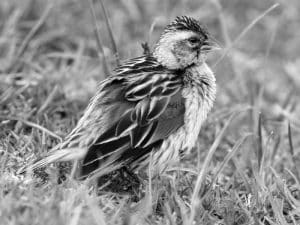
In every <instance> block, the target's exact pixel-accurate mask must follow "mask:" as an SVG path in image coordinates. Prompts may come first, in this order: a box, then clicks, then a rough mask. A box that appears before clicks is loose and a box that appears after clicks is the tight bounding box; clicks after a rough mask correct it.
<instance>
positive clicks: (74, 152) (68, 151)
mask: <svg viewBox="0 0 300 225" xmlns="http://www.w3.org/2000/svg"><path fill="white" fill-rule="evenodd" d="M86 152H87V149H86V148H65V149H55V150H53V151H51V152H50V153H49V155H48V156H46V157H45V158H43V159H40V160H38V161H37V162H35V163H34V164H32V165H30V166H29V167H27V168H26V170H27V171H33V170H36V169H39V168H42V167H44V166H47V165H48V164H50V163H54V162H63V161H72V160H80V159H82V158H83V157H84V156H85V154H86Z"/></svg>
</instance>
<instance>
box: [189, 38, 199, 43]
mask: <svg viewBox="0 0 300 225" xmlns="http://www.w3.org/2000/svg"><path fill="white" fill-rule="evenodd" d="M199 41H200V40H199V38H196V37H191V38H189V42H191V43H193V44H196V43H198V42H199Z"/></svg>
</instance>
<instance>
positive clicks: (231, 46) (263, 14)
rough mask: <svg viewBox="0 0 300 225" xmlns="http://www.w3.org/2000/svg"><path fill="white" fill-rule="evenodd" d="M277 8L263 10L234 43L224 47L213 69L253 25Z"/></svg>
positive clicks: (275, 6) (274, 6)
mask: <svg viewBox="0 0 300 225" xmlns="http://www.w3.org/2000/svg"><path fill="white" fill-rule="evenodd" d="M278 6H279V3H275V4H273V5H272V6H271V7H269V8H268V9H267V10H265V11H264V12H263V13H262V14H261V15H259V16H258V17H256V18H255V19H254V20H253V21H252V22H251V23H250V24H249V25H248V26H247V27H245V29H244V30H243V31H242V32H241V33H240V34H239V36H237V38H236V39H234V41H233V42H231V43H230V45H229V46H228V47H226V49H225V50H224V52H223V54H222V55H221V57H220V58H219V59H218V60H217V62H216V63H215V64H214V65H213V67H215V66H216V65H218V64H219V63H220V62H221V61H222V60H223V58H224V57H225V56H226V55H227V54H228V52H229V51H230V50H231V49H232V48H233V47H234V46H235V45H236V43H238V42H239V41H240V40H241V39H242V38H243V37H244V36H245V35H246V34H247V33H248V31H249V30H251V29H252V27H254V25H255V24H257V23H258V22H259V21H260V20H261V19H262V18H264V17H265V16H266V15H267V14H269V13H270V12H272V11H273V10H274V9H276V8H277V7H278Z"/></svg>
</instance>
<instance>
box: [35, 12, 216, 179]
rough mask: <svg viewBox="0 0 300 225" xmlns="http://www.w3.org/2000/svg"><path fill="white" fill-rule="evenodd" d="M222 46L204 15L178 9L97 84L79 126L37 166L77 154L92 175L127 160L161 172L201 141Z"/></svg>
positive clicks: (81, 168)
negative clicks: (212, 61)
mask: <svg viewBox="0 0 300 225" xmlns="http://www.w3.org/2000/svg"><path fill="white" fill-rule="evenodd" d="M219 48H220V46H219V45H218V44H217V42H216V41H215V40H214V38H213V37H212V36H211V34H210V33H209V32H208V30H207V28H206V27H205V26H204V25H203V24H202V23H201V22H200V21H198V20H196V19H194V18H192V17H188V16H178V17H176V18H175V19H174V20H173V21H172V22H171V23H170V24H168V25H167V26H166V27H165V29H164V30H163V32H162V34H161V35H160V37H159V39H158V41H157V43H156V44H155V46H154V49H153V51H152V52H147V53H146V54H144V55H142V56H139V57H136V58H132V59H129V60H126V61H124V62H123V63H121V65H119V66H118V67H117V68H115V70H114V71H113V75H112V76H109V77H108V78H106V79H104V80H102V81H101V82H100V83H99V84H98V88H97V92H96V94H95V95H94V97H93V98H92V99H91V100H90V103H89V104H88V106H87V108H86V110H85V112H84V114H83V116H82V117H81V118H80V119H79V121H78V123H77V125H76V126H75V128H74V129H73V130H72V131H71V132H70V133H69V134H68V135H67V136H66V138H65V139H64V141H63V142H61V143H60V144H58V145H57V146H55V147H54V148H53V149H52V150H50V151H49V153H48V154H47V156H46V157H44V158H42V159H40V160H38V161H37V162H35V163H33V164H32V165H31V166H30V169H31V170H35V169H38V168H41V167H45V166H46V165H48V164H50V163H54V162H61V161H75V166H74V167H73V173H74V174H77V177H80V178H87V177H92V176H97V174H98V176H100V175H101V174H103V171H114V170H116V169H119V168H122V167H126V168H128V169H129V170H130V171H132V172H133V173H138V172H139V171H141V170H143V169H144V168H146V167H147V165H149V163H151V164H152V166H153V168H155V171H157V173H162V172H163V171H165V170H166V169H167V168H168V167H169V166H170V165H172V163H174V162H177V161H178V160H179V159H180V157H182V152H183V154H184V153H185V152H189V151H190V150H191V149H192V148H193V147H194V146H195V144H196V141H197V139H198V135H199V132H200V129H201V126H202V124H203V123H204V121H205V120H206V118H207V115H208V113H209V112H210V110H211V108H212V107H213V103H214V101H215V98H216V79H215V76H214V73H213V72H212V70H211V69H210V67H209V66H208V65H207V63H206V58H207V55H208V53H210V52H212V51H214V50H217V49H219ZM109 168H110V169H109ZM74 171H76V172H74ZM78 174H79V175H78Z"/></svg>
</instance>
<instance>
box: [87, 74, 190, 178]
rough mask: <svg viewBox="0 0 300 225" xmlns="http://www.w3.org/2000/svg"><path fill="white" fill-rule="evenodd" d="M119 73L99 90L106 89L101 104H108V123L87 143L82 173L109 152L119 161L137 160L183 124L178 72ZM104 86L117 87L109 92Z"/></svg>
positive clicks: (180, 80) (108, 87)
mask: <svg viewBox="0 0 300 225" xmlns="http://www.w3.org/2000/svg"><path fill="white" fill-rule="evenodd" d="M121 77H122V79H120V76H119V77H118V78H116V79H117V80H115V81H114V82H112V83H111V84H110V85H107V87H106V88H103V90H102V92H105V91H106V89H107V93H108V94H109V93H110V94H109V96H110V98H109V101H106V102H102V103H101V104H102V105H101V107H103V106H104V105H106V106H107V107H111V108H110V110H109V111H108V112H107V114H106V115H105V116H107V118H108V121H111V123H110V126H109V127H108V129H106V130H105V132H103V133H102V134H100V135H99V136H98V138H97V139H96V140H95V142H94V143H93V144H92V145H91V146H90V147H89V149H88V152H87V155H86V157H85V160H84V165H83V171H84V172H83V174H84V175H87V174H89V173H90V172H91V171H93V170H95V169H96V168H97V167H98V165H99V162H100V159H102V158H103V157H106V156H108V155H111V154H113V155H114V158H115V159H116V160H119V161H122V162H126V161H135V160H137V159H138V158H140V157H142V156H143V155H144V154H146V153H148V152H149V151H151V150H152V148H153V147H157V146H158V145H159V144H161V142H162V140H164V139H165V138H166V137H168V136H169V135H170V134H172V133H173V132H174V131H176V130H177V129H178V128H179V127H181V126H182V125H183V124H184V119H183V118H184V110H185V108H184V101H183V98H182V95H181V89H182V87H183V84H182V76H181V75H179V74H173V73H170V72H167V71H159V72H158V71H152V72H149V71H148V72H147V73H145V72H143V73H142V74H141V72H140V71H138V72H137V74H134V73H131V74H128V75H126V76H121ZM114 85H115V86H114ZM108 90H110V91H113V90H119V91H118V93H115V95H114V96H111V92H109V91H108ZM99 107H100V106H99Z"/></svg>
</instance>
